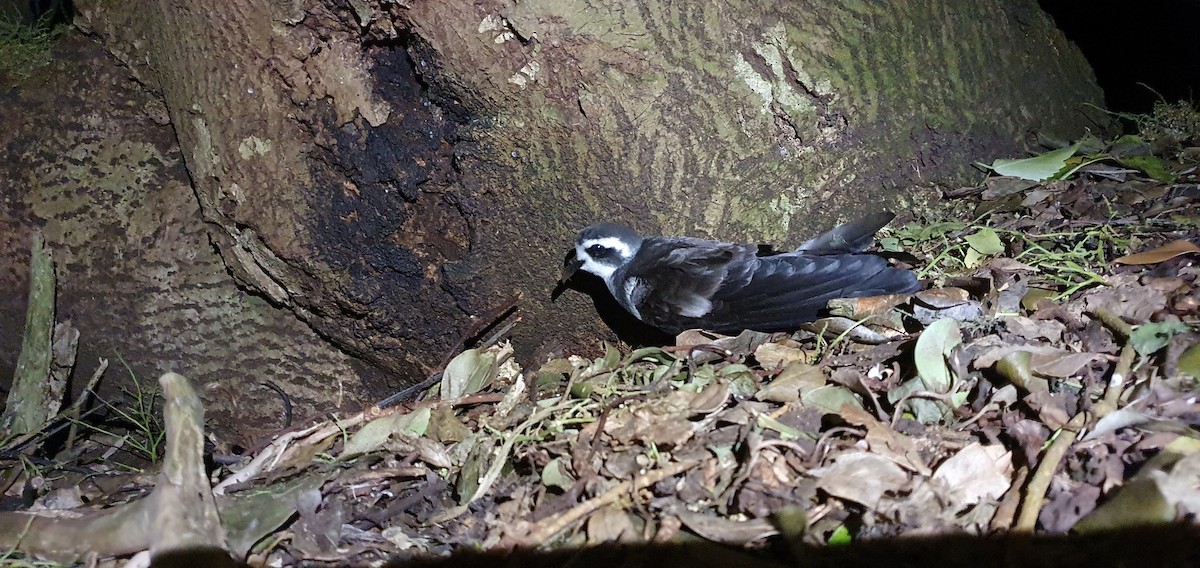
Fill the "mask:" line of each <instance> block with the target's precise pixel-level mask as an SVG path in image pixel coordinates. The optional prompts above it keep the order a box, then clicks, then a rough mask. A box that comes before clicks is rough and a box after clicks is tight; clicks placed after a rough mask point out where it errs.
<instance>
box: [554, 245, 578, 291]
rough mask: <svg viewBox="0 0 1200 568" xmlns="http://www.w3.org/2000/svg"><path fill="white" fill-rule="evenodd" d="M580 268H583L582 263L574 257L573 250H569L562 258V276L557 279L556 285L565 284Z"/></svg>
mask: <svg viewBox="0 0 1200 568" xmlns="http://www.w3.org/2000/svg"><path fill="white" fill-rule="evenodd" d="M580 266H583V261H582V260H579V258H578V257H576V256H575V249H571V251H570V252H568V253H567V256H566V257H565V258H563V266H562V276H561V277H560V278H559V279H558V283H559V284H566V283H567V280H570V279H571V277H572V276H574V275H575V273H576V272H578V271H579V267H580Z"/></svg>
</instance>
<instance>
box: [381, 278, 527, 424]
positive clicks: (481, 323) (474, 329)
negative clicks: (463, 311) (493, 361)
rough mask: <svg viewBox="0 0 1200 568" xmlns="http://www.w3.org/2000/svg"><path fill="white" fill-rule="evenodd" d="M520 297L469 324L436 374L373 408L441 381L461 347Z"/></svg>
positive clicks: (504, 312) (497, 319)
mask: <svg viewBox="0 0 1200 568" xmlns="http://www.w3.org/2000/svg"><path fill="white" fill-rule="evenodd" d="M521 297H522V295H521V294H519V293H518V294H516V295H514V296H512V297H510V298H509V299H508V300H507V301H505V302H504V303H503V304H501V305H500V306H499V307H497V308H495V309H493V310H491V311H489V312H487V313H485V314H483V317H481V318H479V319H477V320H475V321H474V322H473V323H472V324H471V327H469V328H467V332H466V333H464V334H463V335H462V336H461V337H460V338H459V339H458V342H457V343H455V344H454V347H452V348H450V351H448V352H447V353H446V356H445V357H443V358H442V362H441V364H440V365H438V371H437V372H436V373H434V374H432V375H430V376H429V377H428V378H426V379H425V380H423V381H421V382H419V383H417V384H415V385H412V386H409V387H405V388H404V389H403V390H401V391H399V392H397V393H396V394H393V395H391V396H389V397H387V398H385V399H383V400H381V401H379V402H377V403H375V406H376V407H377V408H387V407H389V406H392V405H394V404H396V403H397V402H400V401H402V400H405V399H407V398H408V397H410V396H413V395H415V394H417V393H420V392H423V391H425V390H428V389H429V388H430V387H432V386H433V385H435V384H437V382H438V381H440V380H442V373H444V372H445V371H446V366H447V365H449V364H450V361H452V360H454V357H455V356H456V355H458V354H459V352H461V351H462V350H463V347H465V346H466V345H467V342H468V341H470V340H472V339H475V338H476V337H478V336H479V335H480V334H482V333H483V332H484V331H487V330H488V329H490V328H491V327H492V326H493V325H495V324H496V323H497V322H499V321H500V320H501V319H503V318H504V316H505V315H506V314H508V312H510V311H512V310H513V309H515V308H516V307H517V302H520V301H521ZM514 325H515V323H514ZM509 329H511V326H508V327H505V328H504V329H502V330H500V332H498V333H496V334H493V335H492V337H490V338H488V342H489V343H490V342H494V341H498V340H499V337H500V335H502V334H504V333H505V332H507V331H508V330H509Z"/></svg>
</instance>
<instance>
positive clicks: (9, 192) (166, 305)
mask: <svg viewBox="0 0 1200 568" xmlns="http://www.w3.org/2000/svg"><path fill="white" fill-rule="evenodd" d="M53 56H54V57H53V62H52V63H51V64H50V65H48V66H46V67H44V68H41V69H39V70H37V71H36V73H35V74H34V75H32V76H31V77H29V78H28V79H26V80H25V81H23V82H22V83H21V84H20V85H19V86H17V87H15V88H10V86H9V84H8V83H7V81H5V80H4V79H3V78H0V85H3V86H2V87H0V89H3V90H2V91H0V125H3V127H0V195H2V196H3V199H2V200H0V266H3V267H5V269H4V270H0V319H2V320H3V321H5V322H7V325H0V367H3V366H7V367H9V368H10V371H9V372H5V371H4V370H2V369H0V380H3V379H4V378H7V377H9V376H11V366H12V365H13V363H14V361H15V360H16V355H17V353H19V352H20V351H21V329H22V326H21V322H22V321H24V317H25V316H24V314H25V311H26V304H27V297H28V290H29V278H28V274H29V250H30V243H31V241H32V235H33V234H34V233H35V232H37V231H41V232H43V233H44V234H45V239H46V247H47V248H48V249H49V250H51V251H53V254H54V259H55V272H56V276H57V288H56V289H55V290H52V291H51V292H52V293H55V295H56V297H57V309H56V310H55V311H56V312H57V314H58V319H59V321H62V320H66V319H70V320H71V321H72V322H73V324H74V326H75V327H76V328H78V329H79V330H80V335H81V337H80V341H79V358H78V364H77V372H76V373H75V384H74V387H75V388H76V390H77V391H78V389H80V388H82V386H83V383H85V382H86V381H87V379H88V377H89V376H90V375H91V374H92V372H93V371H94V370H95V369H96V366H97V359H98V358H100V357H104V358H107V359H109V360H110V362H111V365H110V367H109V370H108V373H107V376H106V378H105V380H104V381H102V382H101V387H102V388H104V389H106V394H105V396H106V398H109V399H110V400H113V401H114V403H120V401H121V400H122V398H121V397H120V396H119V393H118V392H117V391H118V389H117V388H116V387H118V386H128V387H129V388H130V389H133V388H134V386H133V385H132V384H131V381H130V378H129V374H130V373H135V374H136V375H137V378H138V380H139V382H140V383H141V384H142V385H144V386H146V388H153V382H152V381H153V378H154V377H156V376H159V375H161V374H163V373H165V372H167V371H176V372H183V373H188V374H189V375H191V376H193V377H195V378H196V379H197V382H198V383H202V384H203V385H204V387H205V388H204V390H203V394H204V395H205V396H206V397H207V398H208V401H207V402H208V404H206V408H207V409H208V410H209V425H210V426H213V427H216V428H218V429H221V430H222V431H223V432H224V433H225V434H226V438H227V439H230V438H233V439H234V441H235V443H240V444H243V445H245V444H248V443H253V441H254V439H255V438H256V437H257V435H258V434H261V433H262V432H264V431H267V430H269V429H272V428H278V427H281V426H283V425H284V423H285V414H286V412H285V406H286V405H285V402H284V401H283V400H281V399H280V397H278V396H276V395H275V394H274V393H272V391H271V390H270V389H269V388H268V387H266V386H264V384H263V383H265V382H272V383H274V384H277V385H279V386H282V387H284V388H285V390H286V391H287V393H288V395H289V397H290V401H291V403H292V405H293V406H294V409H295V414H296V418H297V419H299V418H302V417H306V416H309V415H311V414H314V413H316V412H318V411H322V410H329V409H330V408H332V407H335V406H338V405H339V404H341V405H344V406H348V407H355V406H357V405H360V404H364V403H366V402H367V401H369V400H371V399H372V397H373V396H378V395H379V394H380V392H382V391H383V390H384V388H383V386H384V385H383V384H381V383H382V381H380V380H378V378H376V380H375V382H374V384H371V383H367V384H364V383H363V382H362V381H361V380H360V379H359V376H358V375H359V374H358V372H357V371H356V369H355V368H354V366H352V365H351V361H350V358H349V357H347V356H346V355H345V354H344V353H342V352H340V351H339V350H337V349H335V348H333V347H332V346H330V345H329V344H328V342H327V341H325V340H323V339H322V338H320V337H318V336H316V334H315V333H313V331H312V330H311V329H309V328H308V326H306V325H304V323H303V322H300V321H298V320H297V319H296V317H295V316H294V314H292V313H291V312H290V311H287V310H283V309H280V308H278V307H274V306H271V305H270V304H269V303H267V302H266V301H264V300H262V299H261V298H259V297H257V296H254V295H250V294H247V293H246V292H245V291H243V290H241V289H239V288H238V286H237V285H236V283H235V282H234V281H233V279H232V278H231V277H230V276H229V273H228V271H227V270H226V267H225V265H224V263H223V261H222V259H221V257H220V256H219V255H217V254H216V252H215V251H214V250H213V248H212V245H211V244H210V243H209V236H208V229H207V225H206V223H204V221H203V220H202V219H201V217H200V206H199V204H198V203H197V202H196V193H195V192H194V191H193V189H192V187H191V184H190V181H189V180H188V173H187V170H185V169H184V164H183V156H181V155H180V152H179V148H178V147H177V146H176V144H175V134H174V132H173V131H172V129H171V126H170V124H168V122H167V113H166V109H165V107H164V106H163V104H162V101H161V98H159V97H154V96H151V95H150V94H149V93H147V92H146V90H145V89H144V88H143V87H142V86H141V85H139V84H138V83H137V82H136V81H135V80H134V78H133V77H132V76H131V75H130V73H129V71H128V70H127V69H125V68H123V67H122V66H121V65H120V63H119V62H118V61H116V60H115V59H113V58H112V57H111V56H110V55H109V54H108V53H106V52H105V50H104V48H103V47H101V46H100V45H98V44H96V43H95V42H94V41H90V40H88V39H87V38H84V37H82V36H80V35H78V34H76V35H74V36H72V37H68V38H66V39H64V40H63V41H62V43H61V44H60V45H59V46H58V47H57V48H56V50H55V53H54V54H53ZM126 364H127V366H128V368H127V366H126ZM358 367H362V368H366V367H367V366H366V365H358ZM364 378H370V374H369V373H366V374H364ZM371 387H374V389H372V388H371ZM372 390H374V391H375V392H371V391H372ZM144 394H146V393H143V395H144ZM235 429H236V430H235ZM238 438H242V439H238Z"/></svg>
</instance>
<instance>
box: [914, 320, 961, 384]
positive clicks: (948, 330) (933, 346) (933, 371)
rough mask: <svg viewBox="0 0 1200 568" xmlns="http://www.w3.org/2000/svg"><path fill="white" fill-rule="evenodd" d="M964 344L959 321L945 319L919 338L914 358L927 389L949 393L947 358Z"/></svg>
mask: <svg viewBox="0 0 1200 568" xmlns="http://www.w3.org/2000/svg"><path fill="white" fill-rule="evenodd" d="M960 343H962V330H960V329H959V327H958V321H956V320H954V319H951V318H945V319H940V320H938V321H935V322H933V324H931V325H930V326H929V327H927V328H925V331H923V332H921V335H920V337H918V338H917V346H916V348H915V349H914V351H913V358H914V359H915V361H916V364H917V374H919V375H920V376H921V380H922V381H923V382H924V383H925V388H926V389H928V390H930V391H933V392H937V393H945V392H949V390H950V385H951V376H950V369H949V367H947V366H946V356H948V355H949V354H950V351H951V350H952V349H954V348H955V347H957V346H958V345H959V344H960Z"/></svg>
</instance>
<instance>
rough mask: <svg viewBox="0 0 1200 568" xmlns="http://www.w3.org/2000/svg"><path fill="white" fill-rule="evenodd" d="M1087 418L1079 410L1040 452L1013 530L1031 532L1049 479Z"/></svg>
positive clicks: (1048, 486) (1044, 496)
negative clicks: (1044, 450) (1040, 458)
mask: <svg viewBox="0 0 1200 568" xmlns="http://www.w3.org/2000/svg"><path fill="white" fill-rule="evenodd" d="M1087 418H1088V417H1087V413H1086V412H1080V413H1079V414H1076V415H1075V416H1074V417H1072V418H1071V420H1070V421H1069V422H1067V424H1066V425H1065V426H1063V427H1062V430H1060V431H1059V433H1058V437H1057V438H1055V439H1054V442H1053V443H1051V444H1050V447H1049V448H1046V452H1045V453H1044V454H1042V461H1041V462H1040V463H1038V467H1037V471H1035V472H1034V473H1033V477H1031V478H1030V479H1029V485H1026V486H1025V498H1024V499H1022V503H1021V514H1020V515H1019V516H1018V517H1017V524H1016V525H1014V526H1013V530H1014V531H1019V532H1033V528H1034V527H1035V526H1036V525H1037V519H1038V513H1040V512H1041V510H1042V503H1043V502H1044V501H1045V500H1046V490H1047V489H1049V488H1050V480H1051V479H1053V478H1054V472H1055V471H1057V470H1058V464H1059V463H1060V462H1062V460H1063V458H1064V457H1066V455H1067V451H1068V450H1070V449H1071V445H1072V444H1074V443H1075V439H1076V438H1077V437H1079V431H1080V430H1082V429H1083V426H1084V424H1086V423H1087Z"/></svg>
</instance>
